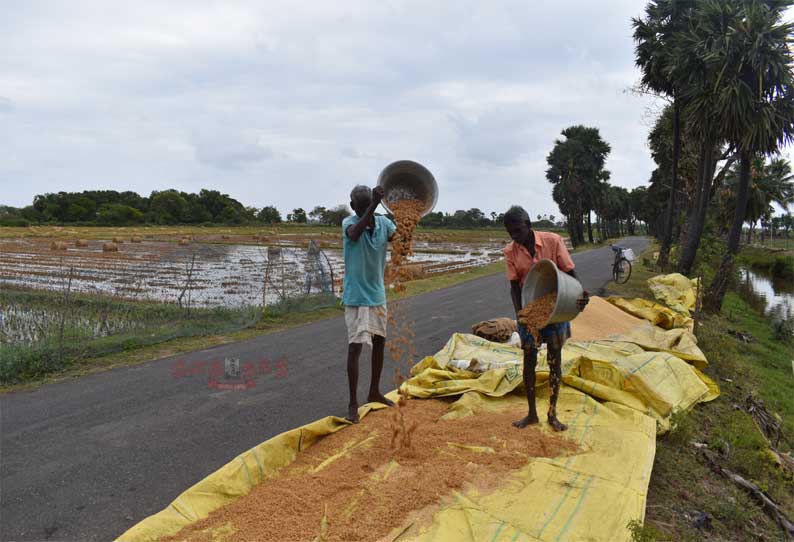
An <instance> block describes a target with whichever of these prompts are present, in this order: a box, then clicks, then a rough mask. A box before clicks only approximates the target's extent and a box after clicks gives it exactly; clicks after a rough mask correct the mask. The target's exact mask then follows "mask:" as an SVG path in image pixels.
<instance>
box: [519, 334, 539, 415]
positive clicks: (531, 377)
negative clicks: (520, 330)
mask: <svg viewBox="0 0 794 542" xmlns="http://www.w3.org/2000/svg"><path fill="white" fill-rule="evenodd" d="M523 350H524V389H525V390H526V393H527V406H528V407H529V413H528V414H527V415H526V417H524V418H521V419H520V420H516V421H514V422H513V425H515V426H516V427H518V428H519V429H521V428H523V427H526V426H528V425H532V424H535V423H538V411H537V409H536V407H535V368H536V367H537V365H538V349H537V348H535V345H534V344H532V345H525V346H524V348H523Z"/></svg>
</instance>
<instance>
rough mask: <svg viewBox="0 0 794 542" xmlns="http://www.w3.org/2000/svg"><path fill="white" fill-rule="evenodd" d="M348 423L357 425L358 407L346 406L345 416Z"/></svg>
mask: <svg viewBox="0 0 794 542" xmlns="http://www.w3.org/2000/svg"><path fill="white" fill-rule="evenodd" d="M345 419H346V420H347V421H349V422H353V423H358V405H347V416H346V417H345Z"/></svg>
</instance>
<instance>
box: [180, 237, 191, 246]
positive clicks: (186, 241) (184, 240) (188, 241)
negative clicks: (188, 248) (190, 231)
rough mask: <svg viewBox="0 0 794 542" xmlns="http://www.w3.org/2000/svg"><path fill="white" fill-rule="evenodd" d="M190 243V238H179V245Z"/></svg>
mask: <svg viewBox="0 0 794 542" xmlns="http://www.w3.org/2000/svg"><path fill="white" fill-rule="evenodd" d="M189 244H190V239H185V238H182V239H180V240H179V246H185V245H189Z"/></svg>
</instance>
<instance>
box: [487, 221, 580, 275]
mask: <svg viewBox="0 0 794 542" xmlns="http://www.w3.org/2000/svg"><path fill="white" fill-rule="evenodd" d="M502 252H504V254H505V263H506V264H507V280H517V281H519V285H520V286H524V278H525V277H526V276H527V273H529V270H530V269H532V267H533V266H534V265H535V264H536V263H538V262H539V261H540V260H542V259H544V258H545V259H547V260H551V261H553V262H554V263H555V264H557V267H558V268H559V270H560V271H563V272H568V271H570V270H571V269H573V268H574V267H575V266H574V263H573V260H572V259H571V254H570V253H569V252H568V248H567V247H566V246H565V242H564V241H563V240H562V237H560V236H559V235H557V234H556V233H551V232H545V231H536V232H535V257H534V258H533V257H532V255H531V254H530V253H529V251H528V250H527V249H526V247H524V246H523V245H519V244H518V243H516V242H515V241H511V242H510V243H508V245H507V246H506V247H505V248H504V249H503V250H502Z"/></svg>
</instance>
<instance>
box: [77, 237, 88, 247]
mask: <svg viewBox="0 0 794 542" xmlns="http://www.w3.org/2000/svg"><path fill="white" fill-rule="evenodd" d="M74 246H76V247H78V248H85V247H87V246H88V240H87V239H78V240H77V241H75V242H74Z"/></svg>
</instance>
